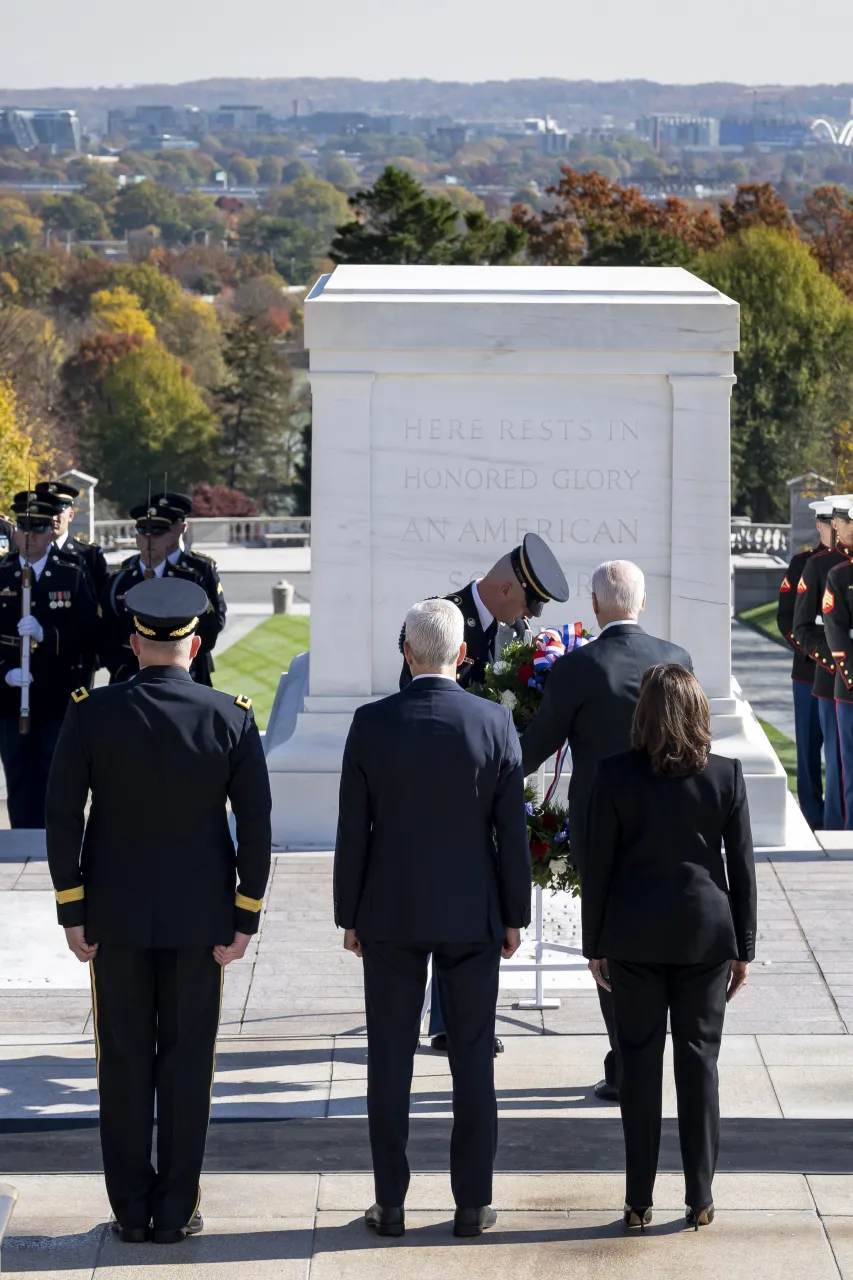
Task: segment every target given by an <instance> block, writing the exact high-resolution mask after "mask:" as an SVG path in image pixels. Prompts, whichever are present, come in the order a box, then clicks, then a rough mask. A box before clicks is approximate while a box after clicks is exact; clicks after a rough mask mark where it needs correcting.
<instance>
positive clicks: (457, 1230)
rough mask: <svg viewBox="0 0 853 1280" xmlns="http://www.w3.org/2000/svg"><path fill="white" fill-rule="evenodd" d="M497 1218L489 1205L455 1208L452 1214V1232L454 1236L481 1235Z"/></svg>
mask: <svg viewBox="0 0 853 1280" xmlns="http://www.w3.org/2000/svg"><path fill="white" fill-rule="evenodd" d="M497 1220H498V1215H497V1214H496V1213H495V1211H494V1209H493V1208H492V1206H491V1205H489V1204H487V1205H483V1207H482V1208H481V1209H457V1210H456V1213H455V1214H454V1215H453V1234H454V1235H455V1236H481V1235H482V1234H483V1232H484V1231H488V1229H489V1227H493V1226H494V1225H495V1223H496V1222H497Z"/></svg>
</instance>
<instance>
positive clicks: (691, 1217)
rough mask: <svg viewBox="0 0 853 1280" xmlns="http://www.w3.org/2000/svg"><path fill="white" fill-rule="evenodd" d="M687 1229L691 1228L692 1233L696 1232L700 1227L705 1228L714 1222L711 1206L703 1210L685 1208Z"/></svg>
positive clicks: (712, 1207)
mask: <svg viewBox="0 0 853 1280" xmlns="http://www.w3.org/2000/svg"><path fill="white" fill-rule="evenodd" d="M685 1217H686V1218H687V1225H688V1227H692V1228H693V1230H694V1231H698V1230H699V1228H700V1227H707V1226H710V1224H711V1223H712V1222H713V1221H714V1206H713V1204H709V1205H706V1206H705V1208H704V1209H691V1208H690V1205H688V1206H687V1211H686V1213H685Z"/></svg>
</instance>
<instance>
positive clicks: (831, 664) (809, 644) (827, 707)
mask: <svg viewBox="0 0 853 1280" xmlns="http://www.w3.org/2000/svg"><path fill="white" fill-rule="evenodd" d="M826 501H827V502H831V503H832V530H833V537H832V542H833V543H834V545H832V546H829V547H824V548H822V549H821V550H820V551H815V552H813V553H812V555H811V556H809V558H808V559H807V560H806V562H805V564H804V565H803V571H802V574H801V576H800V580H799V582H798V583H797V591H796V597H797V599H796V604H795V605H794V638H795V640H796V641H797V644H798V645H800V647H801V648H802V650H803V651H804V652H805V653H807V654H808V655H809V657H810V658H811V659H812V660H813V662H814V664H815V673H814V681H813V684H812V697H813V698H816V699H817V702H818V715H819V716H820V728H821V733H822V734H823V754H824V764H825V766H826V787H825V790H824V799H823V825H824V827H825V829H826V830H827V831H841V830H843V828H844V798H843V795H842V784H841V751H840V747H839V743H838V719H837V717H836V713H835V661H834V659H833V657H832V651H831V649H830V647H829V645H828V644H827V641H826V629H825V627H824V625H823V598H824V592H825V591H826V580H827V578H828V577H829V573H830V570H831V569H834V568H835V567H836V565H839V564H844V563H845V561H847V560H848V559H849V558H850V556H851V555H853V548H851V547H848V546H846V545H845V544H844V543H843V542H842V541H841V540H840V538H839V536H838V528H839V525H838V517H839V516H844V517H845V520H846V517H847V515H848V512H849V509H850V508H849V498H848V497H846V496H844V495H836V496H834V497H831V498H827V499H826Z"/></svg>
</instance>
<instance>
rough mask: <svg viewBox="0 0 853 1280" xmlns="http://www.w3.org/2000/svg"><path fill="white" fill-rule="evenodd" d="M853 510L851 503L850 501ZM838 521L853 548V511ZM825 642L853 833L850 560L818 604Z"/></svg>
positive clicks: (834, 573) (848, 826) (847, 824)
mask: <svg viewBox="0 0 853 1280" xmlns="http://www.w3.org/2000/svg"><path fill="white" fill-rule="evenodd" d="M851 507H853V500H851ZM847 514H848V518H847V519H846V520H845V519H843V518H838V519H837V522H836V523H837V527H838V536H839V539H840V540H841V542H842V544H843V545H847V544H848V543H849V544H851V545H853V519H850V518H849V517H850V516H851V515H853V511H850V510H848V513H847ZM821 612H822V613H823V622H824V630H825V631H826V642H827V644H828V645H829V649H830V652H831V654H832V660H833V662H834V663H835V712H836V718H837V721H838V747H839V751H840V754H841V794H842V801H843V809H844V829H845V830H846V831H850V830H853V638H851V637H853V559H848V560H845V561H844V563H843V564H839V565H836V567H835V568H834V569H831V570H830V571H829V576H828V577H827V579H826V589H825V591H824V593H823V600H822V601H821Z"/></svg>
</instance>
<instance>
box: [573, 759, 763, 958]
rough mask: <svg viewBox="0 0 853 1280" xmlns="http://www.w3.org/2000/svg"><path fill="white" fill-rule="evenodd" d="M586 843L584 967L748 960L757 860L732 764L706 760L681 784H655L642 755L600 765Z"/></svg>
mask: <svg viewBox="0 0 853 1280" xmlns="http://www.w3.org/2000/svg"><path fill="white" fill-rule="evenodd" d="M589 838H590V847H591V848H593V849H594V850H595V856H594V857H592V858H590V859H589V861H588V863H587V867H586V872H585V875H584V882H583V899H582V903H581V909H582V917H583V953H584V955H585V956H587V957H588V958H589V959H600V958H601V957H602V956H607V957H608V958H612V959H614V960H633V961H634V962H635V963H645V964H714V963H716V962H718V961H723V960H752V958H753V957H754V955H755V929H756V890H755V858H754V855H753V851H752V833H751V830H750V825H749V806H748V805H747V800H746V787H745V786H744V781H743V771H742V769H741V764H740V761H739V760H729V759H727V758H725V757H724V756H715V755H712V756H709V758H708V763H707V765H706V766H705V768H704V769H703V770H702V772H701V773H698V774H695V775H694V776H693V777H688V778H671V777H665V776H663V775H661V774H656V773H655V772H654V771H653V769H652V765H651V761H650V760H649V757H648V755H647V754H646V753H645V752H644V751H627V752H625V753H624V754H622V755H618V756H613V757H612V758H611V759H609V760H603V761H602V762H601V764H600V765H599V766H598V771H597V774H596V778H595V783H594V786H593V791H592V796H591V799H590V814H589ZM724 845H725V850H726V861H725V863H724V862H723V855H722V849H723V846H724ZM727 870H728V882H727V877H726V871H727Z"/></svg>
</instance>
